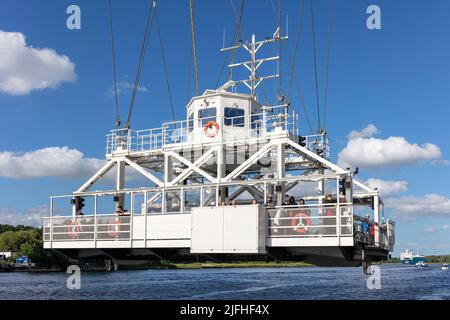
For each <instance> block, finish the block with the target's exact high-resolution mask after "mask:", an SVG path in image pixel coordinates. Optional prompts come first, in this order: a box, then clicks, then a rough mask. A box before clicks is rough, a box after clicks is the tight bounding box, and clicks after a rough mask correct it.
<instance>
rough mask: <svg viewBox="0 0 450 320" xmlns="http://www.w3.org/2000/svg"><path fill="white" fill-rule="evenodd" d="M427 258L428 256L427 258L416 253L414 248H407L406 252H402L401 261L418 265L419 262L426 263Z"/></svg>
mask: <svg viewBox="0 0 450 320" xmlns="http://www.w3.org/2000/svg"><path fill="white" fill-rule="evenodd" d="M426 260H427V258H425V256H423V255H420V254H418V253H414V251H413V250H411V251H409V250H406V251H405V252H403V253H400V262H401V263H402V264H412V265H416V264H417V263H424V262H425V261H426Z"/></svg>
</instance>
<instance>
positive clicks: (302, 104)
mask: <svg viewBox="0 0 450 320" xmlns="http://www.w3.org/2000/svg"><path fill="white" fill-rule="evenodd" d="M286 55H287V58H288V59H289V61H292V57H291V55H290V52H289V50H286ZM291 75H292V80H293V81H294V82H295V87H296V89H297V93H298V95H299V98H300V104H301V106H302V108H303V112H304V113H305V118H306V120H307V122H308V127H309V131H310V132H311V134H314V132H313V130H312V126H311V121H310V117H309V113H308V108H307V106H306V103H305V99H304V98H303V94H302V91H301V89H300V84H299V82H298V80H297V76H296V75H295V73H292V74H291ZM289 97H290V93H289ZM289 99H290V98H289ZM289 99H288V101H289Z"/></svg>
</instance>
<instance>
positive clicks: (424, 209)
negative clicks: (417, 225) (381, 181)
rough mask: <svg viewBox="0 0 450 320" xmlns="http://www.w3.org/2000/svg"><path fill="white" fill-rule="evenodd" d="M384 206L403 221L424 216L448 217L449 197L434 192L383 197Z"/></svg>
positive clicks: (449, 215)
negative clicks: (420, 194)
mask: <svg viewBox="0 0 450 320" xmlns="http://www.w3.org/2000/svg"><path fill="white" fill-rule="evenodd" d="M384 202H385V204H386V208H387V209H388V210H389V212H390V214H391V215H392V216H394V217H398V218H399V219H401V220H403V221H411V220H416V219H418V218H426V217H431V216H432V217H448V218H450V199H449V198H448V197H445V196H442V195H438V194H435V193H431V194H427V195H425V196H423V197H415V196H403V197H399V198H388V199H385V201H384Z"/></svg>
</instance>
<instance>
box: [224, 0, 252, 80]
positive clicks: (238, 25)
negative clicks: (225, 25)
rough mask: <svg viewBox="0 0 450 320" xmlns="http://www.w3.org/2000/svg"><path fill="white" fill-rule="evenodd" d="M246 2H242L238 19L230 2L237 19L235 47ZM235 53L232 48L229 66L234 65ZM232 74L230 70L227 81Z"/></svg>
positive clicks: (245, 0)
mask: <svg viewBox="0 0 450 320" xmlns="http://www.w3.org/2000/svg"><path fill="white" fill-rule="evenodd" d="M246 2H247V0H242V3H241V11H240V13H239V18H238V17H237V15H236V8H235V7H234V2H233V0H231V5H232V6H233V10H234V11H235V15H236V18H237V23H236V32H235V37H234V43H233V45H236V43H237V41H238V38H239V34H240V33H241V23H242V17H243V15H244V8H245V4H246ZM236 51H237V48H234V49H233V53H232V56H231V64H233V63H234V59H235V58H236ZM232 74H233V70H232V69H231V68H230V70H229V71H228V80H227V81H230V80H231V76H232Z"/></svg>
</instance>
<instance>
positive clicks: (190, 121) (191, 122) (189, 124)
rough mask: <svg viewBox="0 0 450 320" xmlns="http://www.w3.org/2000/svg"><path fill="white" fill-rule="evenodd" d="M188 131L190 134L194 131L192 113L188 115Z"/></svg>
mask: <svg viewBox="0 0 450 320" xmlns="http://www.w3.org/2000/svg"><path fill="white" fill-rule="evenodd" d="M188 130H189V132H192V130H194V113H191V114H190V115H189V120H188Z"/></svg>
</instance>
